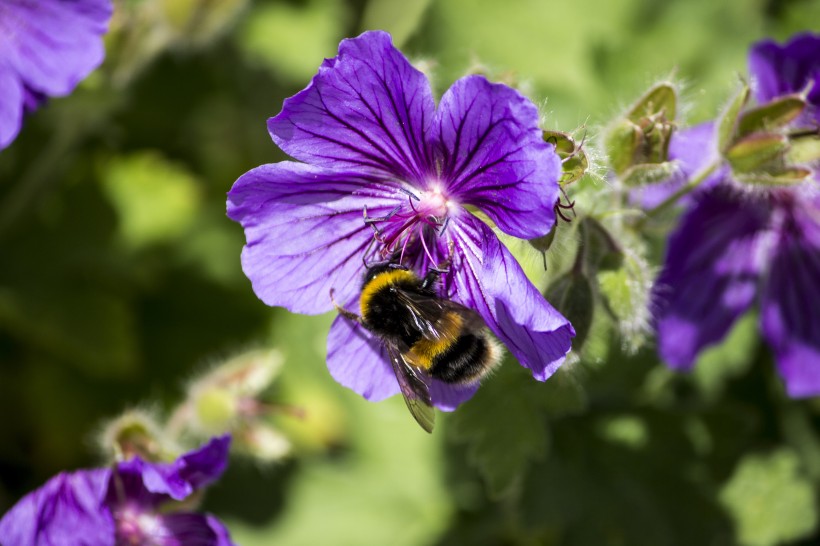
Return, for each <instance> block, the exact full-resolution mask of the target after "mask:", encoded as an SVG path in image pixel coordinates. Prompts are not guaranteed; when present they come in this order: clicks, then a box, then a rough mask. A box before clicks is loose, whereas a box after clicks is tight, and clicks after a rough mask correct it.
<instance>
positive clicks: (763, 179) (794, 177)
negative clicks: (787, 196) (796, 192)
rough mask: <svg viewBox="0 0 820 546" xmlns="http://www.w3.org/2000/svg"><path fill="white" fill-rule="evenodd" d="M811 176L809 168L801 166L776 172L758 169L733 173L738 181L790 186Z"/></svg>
mask: <svg viewBox="0 0 820 546" xmlns="http://www.w3.org/2000/svg"><path fill="white" fill-rule="evenodd" d="M809 176H811V170H809V169H806V168H803V167H791V168H787V169H783V170H780V171H777V172H773V173H770V172H765V171H758V172H753V173H748V174H737V173H736V174H735V178H736V179H737V181H738V182H742V183H744V184H750V185H756V186H792V185H794V184H800V183H801V182H803V181H805V180H806V179H807V178H808V177H809Z"/></svg>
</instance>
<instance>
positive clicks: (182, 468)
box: [119, 435, 231, 500]
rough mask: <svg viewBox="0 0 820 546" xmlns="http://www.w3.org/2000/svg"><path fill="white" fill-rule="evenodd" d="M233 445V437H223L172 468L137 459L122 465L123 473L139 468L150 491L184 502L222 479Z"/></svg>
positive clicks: (182, 459)
mask: <svg viewBox="0 0 820 546" xmlns="http://www.w3.org/2000/svg"><path fill="white" fill-rule="evenodd" d="M230 443H231V437H230V436H228V435H226V436H220V437H218V438H212V439H211V440H210V441H209V442H208V443H207V444H205V445H204V446H202V447H200V448H199V449H197V450H194V451H190V452H188V453H186V454H185V455H183V456H181V457H179V458H178V459H177V460H176V461H174V462H173V463H170V464H154V463H148V462H145V461H141V460H140V459H133V460H132V461H126V462H124V463H120V465H119V469H120V470H121V471H126V470H131V469H135V468H138V469H139V471H140V472H141V475H142V481H143V484H144V485H145V488H146V489H147V490H148V491H150V492H151V493H154V494H165V495H168V496H170V497H171V498H173V499H176V500H183V499H185V498H186V497H188V495H190V494H191V493H193V492H194V491H195V490H197V489H199V488H201V487H205V486H206V485H208V484H210V483H212V482H214V481H215V480H216V479H217V478H219V476H221V475H222V473H223V472H224V471H225V468H226V467H227V466H228V449H229V447H230Z"/></svg>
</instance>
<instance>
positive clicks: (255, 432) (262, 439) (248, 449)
mask: <svg viewBox="0 0 820 546" xmlns="http://www.w3.org/2000/svg"><path fill="white" fill-rule="evenodd" d="M234 445H235V446H236V449H237V450H238V451H240V452H242V453H245V454H247V455H250V456H251V457H254V458H255V459H259V460H261V461H264V462H275V461H279V460H281V459H282V458H284V457H285V456H287V455H288V454H289V453H290V450H291V444H290V440H288V439H287V438H286V437H285V436H284V435H283V434H281V433H280V432H279V431H277V430H276V429H274V428H273V427H271V426H270V425H268V424H266V423H262V422H257V423H250V424H248V425H246V426H243V427H241V428H239V429H238V430H237V431H236V432H235V433H234Z"/></svg>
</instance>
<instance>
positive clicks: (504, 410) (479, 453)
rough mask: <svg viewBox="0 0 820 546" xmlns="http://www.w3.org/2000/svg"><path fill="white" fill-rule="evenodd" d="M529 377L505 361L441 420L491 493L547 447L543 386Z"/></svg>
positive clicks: (514, 480)
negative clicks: (542, 409) (461, 443)
mask: <svg viewBox="0 0 820 546" xmlns="http://www.w3.org/2000/svg"><path fill="white" fill-rule="evenodd" d="M529 375H530V374H529V373H528V372H527V371H524V370H522V369H520V368H519V367H518V366H517V364H516V363H515V362H514V361H512V360H510V359H507V360H506V361H505V362H504V365H503V366H501V368H500V369H499V371H498V373H496V374H494V375H493V376H492V377H490V378H488V379H486V380H485V381H484V382H483V383H482V385H481V388H480V389H479V390H478V393H477V394H476V395H475V396H474V397H473V399H472V400H470V401H469V402H467V403H466V404H464V405H462V406H461V407H460V408H459V409H458V411H456V412H455V413H454V414H453V415H452V417H450V419H449V421H448V423H447V425H448V429H449V432H450V433H451V434H452V437H453V439H454V440H456V441H457V442H463V443H466V444H467V454H468V460H469V462H470V463H471V464H472V465H474V466H475V467H476V468H477V469H478V471H479V472H480V473H481V475H482V476H483V477H484V480H485V482H486V485H487V488H488V490H489V492H490V495H492V496H495V497H499V496H502V495H505V494H507V493H509V492H510V491H511V490H512V488H513V487H514V486H516V485H517V484H518V483H519V481H520V479H521V477H522V475H523V474H524V472H525V471H526V469H527V467H528V466H529V464H530V463H531V462H532V461H533V460H535V459H539V458H541V457H543V456H544V454H545V453H546V450H547V444H548V434H549V432H548V429H547V426H546V421H545V419H544V414H543V412H542V411H541V408H540V402H539V400H540V398H541V397H542V396H543V391H542V389H543V385H542V384H540V383H538V382H537V381H535V380H533V379H532V377H530V376H529Z"/></svg>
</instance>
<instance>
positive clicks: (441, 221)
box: [365, 184, 457, 265]
mask: <svg viewBox="0 0 820 546" xmlns="http://www.w3.org/2000/svg"><path fill="white" fill-rule="evenodd" d="M429 187H430V189H428V190H427V191H424V192H421V193H416V192H413V191H410V190H404V191H405V193H406V194H407V200H406V201H404V202H402V203H401V204H399V205H398V206H397V207H396V208H395V209H393V210H392V211H391V212H390V213H388V214H387V215H385V216H382V217H378V218H370V217H368V216H367V214H366V212H367V211H365V222H366V223H367V224H369V225H371V226H372V227H373V229H374V231H375V234H374V238H375V241H376V242H378V243H380V244H379V245H378V246H377V247H376V248H375V249H374V250H373V251H371V252H370V253H369V255H370V257H373V253H375V254H376V257H375V258H376V259H377V260H390V259H394V260H397V261H398V262H400V263H402V262H404V259H405V256H406V255H409V256H408V257H410V258H413V257H415V256H416V255H417V254H418V252H419V249H421V250H422V251H423V252H424V255H425V256H426V257H427V260H428V261H429V263H430V264H432V265H436V260H435V259H434V258H433V254H432V252H431V248H432V247H434V246H435V243H434V241H435V238H436V237H437V236H439V235H441V234H442V232H443V231H444V230H445V229H446V228H447V222H448V220H449V217H450V214H451V212H452V211H453V209H454V208H455V207H456V206H457V204H456V203H454V202H453V201H451V200H450V199H449V198H448V196H447V195H446V194H445V193H444V191H443V190H442V188H441V186H439V185H437V184H430V186H429Z"/></svg>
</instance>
